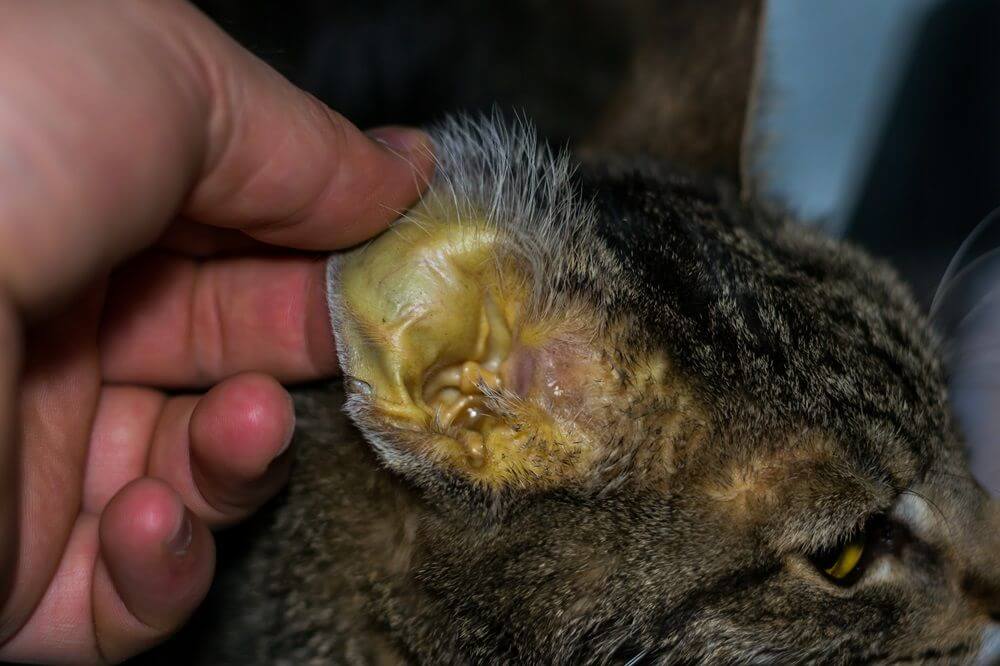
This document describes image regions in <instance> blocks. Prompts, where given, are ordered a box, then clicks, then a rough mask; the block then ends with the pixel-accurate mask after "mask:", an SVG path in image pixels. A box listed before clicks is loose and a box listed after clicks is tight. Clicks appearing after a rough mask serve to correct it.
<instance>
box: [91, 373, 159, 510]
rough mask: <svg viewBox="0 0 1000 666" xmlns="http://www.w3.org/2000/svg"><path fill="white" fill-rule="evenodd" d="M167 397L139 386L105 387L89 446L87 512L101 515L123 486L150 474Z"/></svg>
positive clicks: (98, 404)
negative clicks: (149, 464)
mask: <svg viewBox="0 0 1000 666" xmlns="http://www.w3.org/2000/svg"><path fill="white" fill-rule="evenodd" d="M166 401H167V398H166V396H165V395H163V393H161V392H160V391H154V390H152V389H148V388H144V387H139V386H105V387H103V388H102V389H101V395H100V398H99V399H98V403H97V413H96V414H95V415H94V422H93V427H92V428H91V433H90V443H89V445H88V446H87V464H86V467H85V471H84V479H83V502H82V504H81V508H80V510H81V511H82V512H83V513H87V514H91V515H94V516H99V515H101V512H102V511H104V507H105V506H106V505H107V503H108V502H109V501H111V498H112V497H114V496H115V495H117V494H118V492H119V491H120V490H121V489H122V488H124V487H125V486H126V485H127V484H129V483H130V482H132V481H134V480H135V479H137V478H139V477H141V476H145V475H146V466H147V465H146V463H147V458H148V456H149V447H150V443H151V442H152V440H153V433H154V432H155V431H156V424H157V423H158V422H159V419H160V414H161V413H162V412H163V406H164V404H165V403H166Z"/></svg>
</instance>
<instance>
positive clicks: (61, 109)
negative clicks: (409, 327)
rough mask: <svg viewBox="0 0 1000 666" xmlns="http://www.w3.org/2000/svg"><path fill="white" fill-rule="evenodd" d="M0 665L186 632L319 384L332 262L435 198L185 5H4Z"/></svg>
mask: <svg viewBox="0 0 1000 666" xmlns="http://www.w3.org/2000/svg"><path fill="white" fill-rule="evenodd" d="M0 81H2V82H3V83H2V88H3V94H2V95H0V349H2V350H3V352H2V354H0V661H42V662H60V663H74V664H79V663H107V662H118V661H121V660H123V659H125V658H127V657H129V656H131V655H134V654H136V653H138V652H141V651H143V650H146V649H148V648H149V647H151V646H153V645H154V644H156V643H157V642H159V641H161V640H163V638H165V637H166V636H169V635H170V634H171V633H172V632H174V631H176V630H177V629H178V628H179V627H180V626H181V625H182V624H183V623H184V621H185V620H186V619H187V618H188V617H189V616H190V614H191V612H192V611H193V610H194V609H195V608H196V606H197V605H198V603H199V602H200V601H201V600H202V598H203V597H204V595H205V593H206V591H207V589H208V586H209V584H210V582H211V578H212V575H213V570H214V545H213V537H212V532H211V530H212V529H214V528H217V527H221V526H225V525H229V524H232V523H234V522H237V521H239V520H241V519H242V518H245V517H246V516H247V515H249V514H250V513H252V512H253V511H254V509H256V508H257V507H259V506H260V505H261V504H262V503H263V502H265V501H266V500H267V499H268V498H269V497H270V496H272V495H273V493H274V492H275V491H276V490H277V489H278V488H279V487H280V486H281V485H282V484H283V483H284V481H285V479H286V477H287V473H288V467H289V462H290V455H291V454H292V453H293V451H291V450H287V451H286V450H285V447H286V445H287V444H288V442H289V441H290V438H291V434H292V432H293V429H294V413H293V409H292V405H291V401H290V398H289V396H288V393H287V391H286V390H285V389H284V388H283V386H282V384H283V383H288V382H297V381H303V380H309V379H315V378H319V377H324V376H329V375H331V374H333V373H334V372H335V371H336V356H335V350H334V348H333V342H332V338H331V336H330V333H329V325H328V323H327V318H326V313H325V304H324V281H323V263H322V261H320V260H319V259H318V258H317V257H318V256H319V255H318V254H317V253H318V252H322V251H327V250H332V249H337V248H342V247H348V246H351V245H354V244H357V243H358V242H361V241H363V240H364V239H366V238H368V237H370V236H372V235H373V234H375V233H377V232H378V231H380V230H381V229H383V228H384V227H385V226H386V225H387V224H388V223H389V222H390V221H391V220H392V219H394V218H395V217H396V216H397V212H398V211H400V210H403V209H405V208H406V207H407V206H409V205H410V204H411V203H413V201H414V200H415V199H416V198H417V197H418V196H419V193H420V191H421V190H422V189H423V187H424V186H425V184H426V183H427V181H428V180H429V179H430V177H431V176H432V171H433V167H432V164H433V158H432V156H431V152H430V150H429V148H428V144H427V139H426V137H425V136H424V135H423V134H421V133H420V132H417V131H416V130H408V129H403V128H382V129H380V130H376V131H374V132H372V133H371V135H374V136H376V137H378V138H379V139H380V141H379V142H376V141H373V140H372V138H371V136H370V135H366V134H364V133H362V132H361V131H359V130H358V129H357V128H355V127H354V126H353V125H351V124H350V123H349V122H348V121H347V120H345V119H344V118H342V117H341V116H339V115H337V114H336V113H334V112H332V111H330V110H329V109H327V108H326V107H325V106H323V105H322V104H321V103H319V102H318V101H316V100H315V99H313V98H311V97H309V96H308V95H306V94H304V93H302V92H301V91H299V90H297V89H295V88H294V87H293V86H292V85H291V84H289V83H288V82H287V81H285V80H284V79H282V78H281V77H280V76H279V75H278V74H276V73H275V72H274V71H272V70H270V69H268V68H267V66H265V65H264V64H263V63H262V62H260V61H259V60H257V59H255V58H254V57H253V56H251V55H250V54H249V53H247V52H246V51H245V50H243V49H242V48H241V47H239V46H238V45H237V44H236V43H235V42H233V41H232V40H231V39H229V38H228V37H227V36H226V35H225V34H224V33H223V32H222V31H221V30H219V29H218V28H217V27H215V26H214V25H213V24H212V23H211V22H210V21H209V20H208V19H206V18H205V17H203V16H202V15H201V14H199V13H198V12H197V11H196V10H194V9H193V8H191V7H190V6H188V5H186V4H184V3H183V2H182V1H181V0H32V1H31V2H24V1H23V0H0Z"/></svg>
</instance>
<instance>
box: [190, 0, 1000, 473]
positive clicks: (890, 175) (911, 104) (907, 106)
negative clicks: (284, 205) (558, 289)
mask: <svg viewBox="0 0 1000 666" xmlns="http://www.w3.org/2000/svg"><path fill="white" fill-rule="evenodd" d="M655 1H656V0H630V1H629V2H625V3H618V2H612V1H610V0H550V1H547V2H546V1H544V0H512V1H508V2H499V1H497V2H475V1H472V0H469V1H466V2H459V1H456V0H437V1H432V0H371V1H369V2H351V1H347V2H337V3H330V2H323V1H321V0H290V1H287V2H277V1H274V0H271V1H266V0H201V2H199V3H198V4H199V5H201V6H202V7H203V8H204V9H205V10H206V11H207V12H208V13H209V14H210V15H211V16H213V18H215V19H216V21H217V22H219V23H220V24H221V25H222V26H223V27H224V28H225V29H226V30H227V31H229V32H230V33H231V34H233V35H234V36H235V37H236V38H237V39H238V40H239V41H241V42H242V43H243V44H244V45H246V46H247V47H249V48H250V49H251V50H252V51H254V52H256V53H257V54H258V55H260V56H261V57H262V58H264V59H265V60H267V61H268V62H270V63H271V64H272V65H274V66H275V67H277V68H278V69H279V70H280V71H282V72H283V73H284V74H285V75H286V76H288V77H289V78H290V79H291V80H292V81H293V82H295V83H296V84H298V85H299V86H301V87H303V88H305V89H307V90H309V91H311V92H312V93H314V94H315V95H317V96H318V97H319V98H321V99H322V100H324V101H325V102H326V103H328V104H329V105H330V106H332V107H333V108H335V109H337V110H338V111H340V112H341V113H343V114H344V115H346V116H347V117H348V118H350V119H351V120H353V121H354V122H355V123H357V124H358V125H360V126H362V127H366V126H373V125H378V124H383V123H407V124H426V123H429V122H433V121H434V120H435V119H437V118H439V117H440V116H441V115H442V114H443V113H447V112H451V111H456V110H467V111H468V110H472V111H475V110H487V111H488V110H491V109H492V108H494V107H498V108H500V109H503V110H509V109H520V110H523V111H524V113H525V114H526V115H527V116H528V117H530V118H531V119H532V120H533V121H534V122H535V123H536V124H537V125H538V126H539V128H540V130H541V132H542V134H543V135H544V136H546V137H547V138H549V139H550V140H552V141H553V142H555V143H560V144H562V143H570V144H571V145H573V144H575V142H577V141H578V140H579V139H580V137H582V136H586V135H588V133H592V132H594V131H595V128H600V126H601V122H602V113H604V110H605V107H606V106H607V105H608V104H609V100H614V98H615V96H616V95H617V94H618V91H619V88H620V87H621V86H622V85H623V83H622V82H623V81H624V80H625V79H626V78H627V77H628V76H629V64H630V59H632V58H633V56H634V50H635V44H636V43H637V41H639V40H645V41H646V42H647V46H648V43H650V40H652V42H651V43H652V44H653V46H654V47H656V46H657V43H658V42H657V40H659V39H662V44H663V46H664V48H669V47H670V46H671V45H673V44H677V43H681V44H685V45H686V46H685V48H690V49H695V50H700V49H703V50H704V53H705V54H706V56H705V57H706V58H708V57H711V56H710V55H709V54H711V53H712V47H713V44H712V41H713V40H712V37H711V35H707V36H706V35H701V34H698V35H695V36H694V38H692V36H691V35H688V34H685V31H684V25H683V24H680V25H673V24H664V25H652V26H650V25H637V23H641V21H637V20H636V14H634V13H630V12H629V11H628V9H627V8H628V7H632V6H638V5H643V4H644V3H645V4H648V3H652V2H655ZM692 6H694V5H692ZM660 34H662V38H661V37H659V35H660ZM762 34H763V44H764V51H763V53H764V55H765V58H764V60H763V62H764V72H765V76H764V79H763V80H764V81H765V82H766V85H764V86H763V87H762V88H761V99H760V104H759V106H758V107H757V114H756V115H757V117H756V118H755V120H754V124H755V128H756V131H757V132H758V133H759V134H760V135H761V136H762V137H764V138H763V140H761V141H759V142H758V143H757V144H756V148H755V152H754V154H753V156H752V160H751V163H750V164H751V166H752V167H753V171H754V172H755V174H756V181H757V183H759V185H758V187H759V191H760V192H761V193H762V194H766V195H767V196H769V197H772V198H776V199H778V200H780V201H782V202H783V203H784V204H785V205H787V206H788V207H789V208H791V209H792V210H794V211H796V212H797V213H799V215H800V216H801V217H803V219H806V220H808V221H810V222H811V223H814V224H818V225H821V226H823V227H825V228H826V229H827V231H829V232H830V233H832V234H834V235H840V236H844V237H847V238H849V239H851V240H853V241H855V242H857V243H859V244H861V245H863V246H865V247H866V248H868V249H869V250H870V251H872V252H873V253H875V254H876V255H878V256H881V257H883V258H886V259H887V260H889V261H890V262H891V263H892V264H894V265H895V266H896V268H897V269H898V270H899V271H900V272H901V273H902V274H903V277H904V278H905V279H906V280H907V281H908V282H909V283H910V284H911V285H912V287H913V289H914V291H915V294H916V296H917V298H918V300H919V301H920V302H921V303H922V304H923V306H924V307H926V308H928V309H930V307H931V303H932V301H933V299H934V294H935V293H936V291H937V288H938V285H939V283H940V281H941V278H942V275H943V274H944V272H945V268H946V266H947V265H948V263H949V261H950V260H951V259H952V257H953V256H954V255H955V252H956V251H957V250H958V248H959V246H960V245H961V244H962V241H963V240H964V239H965V238H966V237H967V236H968V235H969V233H970V232H971V231H972V230H973V228H975V227H976V225H977V224H979V223H980V221H982V220H983V219H984V218H986V216H987V215H988V214H989V213H990V211H991V210H993V209H994V208H995V207H997V206H1000V57H998V56H997V54H996V49H997V45H998V44H1000V40H998V37H1000V2H997V1H995V0H879V1H878V2H871V0H813V1H812V2H809V3H804V2H801V1H800V0H771V2H770V4H769V6H768V11H767V18H766V22H765V26H764V29H763V33H762ZM685 40H688V41H685ZM692 40H693V42H692ZM689 42H692V43H691V44H689ZM675 48H676V47H675ZM668 64H669V63H668ZM994 227H1000V220H998V221H997V223H995V224H992V225H987V228H986V231H985V232H984V233H982V235H981V237H980V238H979V240H978V241H977V242H976V243H975V244H973V246H972V247H971V250H970V252H969V253H968V255H967V256H965V257H964V258H963V259H962V260H961V261H960V262H959V268H963V267H964V268H965V270H964V271H961V270H960V271H958V273H957V275H958V279H957V280H955V281H954V284H953V285H952V284H951V283H949V284H948V285H945V286H946V289H945V290H944V297H943V298H941V299H939V300H940V303H938V304H936V307H935V310H934V321H935V324H936V325H937V326H938V329H939V331H941V333H942V336H943V337H944V338H945V340H946V344H947V349H948V352H949V362H950V365H951V369H952V372H953V382H952V383H953V393H954V395H955V400H956V404H957V406H958V409H959V412H960V414H961V416H962V418H963V421H964V425H965V428H966V431H967V432H968V433H969V438H970V443H971V445H972V450H973V467H974V471H976V472H977V474H978V475H979V476H980V478H981V479H982V480H983V481H984V483H985V484H986V485H988V486H990V487H991V488H992V489H993V490H994V492H996V491H997V489H1000V442H998V441H997V436H996V433H997V432H998V429H1000V298H996V296H997V294H994V293H993V291H994V289H995V288H996V286H997V285H1000V260H992V255H989V254H988V253H989V251H990V250H991V249H992V248H997V247H1000V231H996V230H994V229H993V228H994ZM984 254H985V255H986V256H985V258H982V259H979V260H978V261H977V260H976V258H977V257H982V256H983V255H984Z"/></svg>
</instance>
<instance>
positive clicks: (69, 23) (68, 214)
mask: <svg viewBox="0 0 1000 666" xmlns="http://www.w3.org/2000/svg"><path fill="white" fill-rule="evenodd" d="M40 35H41V36H44V37H45V38H44V39H40V38H39V37H40ZM0 78H2V79H3V80H4V85H5V92H6V94H5V95H4V96H3V99H0V152H2V154H4V156H5V157H4V159H3V160H0V293H2V292H4V291H6V292H7V293H8V295H9V297H10V300H12V302H13V303H15V305H16V306H17V307H18V308H19V309H20V310H22V311H28V312H33V313H44V312H46V311H51V309H52V308H53V307H55V306H57V305H58V304H59V302H60V300H64V299H66V298H67V297H69V295H70V294H72V293H73V291H74V290H75V289H76V288H78V287H79V286H80V285H82V284H85V283H87V282H88V281H90V280H92V279H93V278H94V277H96V276H98V275H99V274H101V273H103V272H104V271H106V270H107V269H108V268H109V267H111V266H113V265H114V264H116V263H118V262H120V261H121V260H122V259H123V258H124V257H126V256H129V255H131V254H134V253H135V252H136V251H138V250H139V249H141V248H142V247H144V246H147V245H149V244H150V243H152V242H153V241H154V240H155V239H156V238H157V237H158V236H159V235H160V234H161V233H162V231H163V228H164V227H165V226H166V225H167V224H168V223H169V221H170V220H171V219H172V218H173V216H174V215H175V214H176V213H177V212H178V211H183V212H184V213H185V214H186V215H187V216H188V217H192V218H196V219H198V220H199V221H202V222H206V223H210V224H214V225H218V226H224V227H228V228H235V229H241V230H245V231H246V232H247V233H248V234H250V235H252V236H254V237H256V238H258V239H261V240H265V241H267V242H271V243H279V244H284V245H288V246H292V247H296V248H307V249H324V250H329V249H334V248H339V247H344V246H347V245H351V244H354V243H356V242H358V241H360V240H362V239H363V238H365V237H367V236H370V235H372V234H374V233H375V232H377V231H378V230H380V229H381V228H383V227H384V226H385V225H386V224H387V223H388V222H389V221H391V220H392V219H393V218H394V217H396V215H397V212H396V211H399V210H403V209H405V208H406V207H407V206H408V205H409V204H410V203H412V201H413V200H414V199H415V198H416V197H417V196H418V195H419V192H420V191H421V189H422V187H423V186H424V184H426V182H427V180H428V178H429V177H430V175H431V172H432V163H433V158H432V156H431V154H430V150H429V149H428V147H427V143H426V139H425V137H424V135H423V134H421V133H419V132H416V131H415V130H402V129H394V130H387V131H385V132H384V133H383V134H382V137H381V138H382V139H383V140H384V141H385V143H378V142H375V141H373V140H372V139H370V138H369V137H368V136H366V135H365V134H363V133H361V132H360V131H359V130H358V129H357V128H355V127H354V126H353V125H352V124H351V123H349V122H348V121H346V120H345V119H344V118H342V117H341V116H339V115H338V114H336V113H334V112H333V111H331V110H330V109H328V108H327V107H325V106H324V105H323V104H321V103H320V102H319V101H317V100H316V99H314V98H312V97H310V96H309V95H307V94H306V93H303V92H302V91H300V90H298V89H296V88H295V87H294V86H292V85H291V84H290V83H289V82H288V81H286V80H285V79H283V78H282V77H281V76H280V75H278V74H277V73H276V72H275V71H273V70H272V69H270V68H269V67H267V66H266V65H265V64H264V63H263V62H261V61H260V60H258V59H257V58H255V57H254V56H252V55H251V54H250V53H248V52H247V51H245V50H244V49H243V48H241V47H240V46H239V45H237V44H236V43H235V42H234V41H233V40H231V39H230V38H229V37H228V36H226V35H225V34H224V33H223V32H222V31H221V30H219V29H218V28H217V27H216V26H215V25H213V24H212V23H211V22H210V21H209V20H208V19H207V18H205V17H204V16H203V15H202V14H200V13H199V12H198V11H197V10H196V9H194V8H193V7H192V6H190V5H189V4H188V3H185V2H181V1H180V0H163V1H161V2H134V1H132V0H79V1H78V2H72V3H6V4H3V5H0ZM123 91H124V93H123ZM385 144H390V147H387V146H386V145H385ZM393 146H394V147H393Z"/></svg>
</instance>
